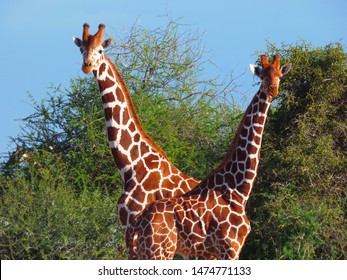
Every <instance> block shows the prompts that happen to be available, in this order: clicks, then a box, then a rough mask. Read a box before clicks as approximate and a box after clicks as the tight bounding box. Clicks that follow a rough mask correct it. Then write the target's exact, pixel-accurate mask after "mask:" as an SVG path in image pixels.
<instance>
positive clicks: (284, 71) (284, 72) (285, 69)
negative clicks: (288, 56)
mask: <svg viewBox="0 0 347 280" xmlns="http://www.w3.org/2000/svg"><path fill="white" fill-rule="evenodd" d="M291 67H292V64H291V63H287V64H284V65H282V66H281V73H282V77H283V76H284V75H287V74H288V72H289V70H290V68H291Z"/></svg>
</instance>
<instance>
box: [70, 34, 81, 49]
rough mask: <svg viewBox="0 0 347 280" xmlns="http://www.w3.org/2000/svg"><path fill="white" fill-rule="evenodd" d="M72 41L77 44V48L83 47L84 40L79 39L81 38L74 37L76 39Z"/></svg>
mask: <svg viewBox="0 0 347 280" xmlns="http://www.w3.org/2000/svg"><path fill="white" fill-rule="evenodd" d="M72 40H73V41H74V42H75V45H76V46H77V47H81V45H82V40H81V39H79V38H77V37H75V36H74V37H72Z"/></svg>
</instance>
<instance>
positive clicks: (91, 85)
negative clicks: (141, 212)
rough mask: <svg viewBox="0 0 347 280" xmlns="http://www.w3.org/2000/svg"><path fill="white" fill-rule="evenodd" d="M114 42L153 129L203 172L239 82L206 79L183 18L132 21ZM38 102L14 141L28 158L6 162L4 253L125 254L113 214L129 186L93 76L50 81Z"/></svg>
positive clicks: (172, 153)
mask: <svg viewBox="0 0 347 280" xmlns="http://www.w3.org/2000/svg"><path fill="white" fill-rule="evenodd" d="M114 41H115V45H114V46H113V48H111V50H110V51H109V53H108V55H109V56H110V57H111V58H113V59H114V61H115V63H116V65H117V67H118V69H120V71H121V73H122V76H123V78H124V79H125V82H126V83H127V85H128V87H129V91H130V93H131V95H132V98H133V101H134V103H135V107H136V109H137V112H138V114H139V117H140V120H141V121H142V124H143V126H144V127H145V129H146V131H147V132H148V134H149V135H151V136H152V137H153V138H154V139H155V141H157V142H158V143H159V145H160V146H161V147H162V148H163V149H164V150H165V151H166V152H167V154H168V156H169V157H170V159H171V160H172V161H173V162H174V163H175V164H176V165H177V166H178V167H179V168H180V169H181V170H183V171H185V172H187V173H188V174H190V175H192V176H194V177H197V178H201V177H203V176H204V175H205V174H207V173H208V171H209V170H210V169H211V168H212V167H213V166H214V165H215V164H216V163H217V162H218V161H219V160H220V159H221V158H222V157H223V156H224V153H225V152H226V150H227V148H226V147H227V146H228V144H229V143H230V138H231V135H232V134H233V132H234V130H235V128H236V126H237V124H238V122H239V117H240V112H239V110H236V109H235V106H234V104H233V102H232V99H230V97H228V98H227V96H226V95H227V94H230V85H231V84H232V83H228V84H225V83H224V82H220V83H217V82H216V81H217V80H220V79H219V78H218V77H213V78H208V79H203V78H201V77H202V71H203V70H204V68H205V67H211V66H213V64H212V63H211V62H210V61H209V60H208V59H207V58H206V54H205V50H204V47H203V46H202V43H201V37H200V35H199V34H196V33H190V32H188V31H187V28H186V27H185V26H183V25H181V24H180V23H179V21H169V22H168V24H167V26H165V27H163V28H158V29H155V30H146V29H144V28H142V27H140V26H134V27H133V28H132V29H131V32H130V35H128V36H126V37H125V38H117V39H115V40H114ZM71 48H73V46H72V47H71ZM72 51H75V49H74V48H73V49H72ZM226 100H229V101H228V102H226ZM32 104H33V109H34V112H33V113H32V114H31V115H30V116H28V117H27V118H25V119H24V120H23V122H22V133H21V134H20V135H18V136H17V137H15V138H13V141H14V143H17V144H18V145H20V146H21V149H22V151H25V152H27V153H28V154H29V153H30V156H29V157H25V158H24V157H22V156H21V155H17V156H16V157H14V158H13V157H12V160H8V161H7V162H4V164H3V165H2V168H1V170H2V171H1V176H0V185H1V200H2V203H1V206H0V209H1V220H0V223H1V231H0V244H1V245H0V246H1V247H0V252H1V259H22V258H24V259H88V258H91V259H98V258H126V254H125V249H124V237H123V232H122V231H121V230H120V226H119V222H118V217H117V211H116V202H117V199H118V197H119V196H120V193H121V191H122V183H121V180H120V176H119V173H118V171H117V170H116V167H115V164H114V163H113V158H112V156H111V153H110V150H109V148H108V144H107V138H106V132H105V124H104V117H103V110H102V102H101V100H100V98H99V91H98V88H97V84H96V82H95V80H94V77H83V78H76V79H73V80H71V83H70V87H69V88H67V89H62V88H61V87H59V86H58V87H56V86H52V87H51V88H50V93H49V94H48V95H47V98H45V99H44V100H41V101H36V100H34V99H33V98H32Z"/></svg>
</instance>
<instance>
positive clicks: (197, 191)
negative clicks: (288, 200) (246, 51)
mask: <svg viewBox="0 0 347 280" xmlns="http://www.w3.org/2000/svg"><path fill="white" fill-rule="evenodd" d="M290 67H291V64H286V65H283V66H282V67H280V57H279V56H278V55H275V56H274V59H273V62H272V63H270V62H269V61H268V59H267V57H266V56H261V67H260V66H255V67H252V68H253V69H254V73H255V74H256V75H257V76H259V77H260V78H261V79H262V84H261V86H260V89H259V90H258V92H257V93H256V94H255V96H254V97H253V99H252V101H251V103H250V105H249V106H248V108H247V109H246V111H245V113H244V116H243V119H242V121H241V123H240V125H239V127H238V130H237V132H236V135H235V137H234V139H233V141H232V143H231V145H230V148H229V151H228V153H227V155H226V157H225V159H224V160H223V161H222V162H221V163H220V164H219V166H218V167H217V168H216V169H214V170H213V171H212V172H211V173H210V174H208V175H207V176H206V177H205V178H204V179H203V180H202V181H201V183H200V184H199V185H197V186H196V187H195V188H194V189H193V190H191V191H190V192H188V193H186V194H183V195H181V196H179V197H174V198H166V199H162V200H158V201H154V202H152V203H151V204H150V205H149V206H148V208H147V209H146V210H145V211H144V212H143V213H142V215H141V216H139V217H138V218H137V219H136V221H135V222H134V224H133V226H132V227H129V229H128V230H127V233H126V243H127V248H128V252H129V258H130V259H172V258H173V256H174V254H176V253H178V254H181V255H184V256H191V257H203V258H206V259H238V258H239V255H240V252H241V249H242V246H243V244H244V242H245V240H246V237H247V236H248V234H249V232H250V229H251V227H250V222H249V220H248V218H247V215H246V203H247V200H248V198H249V195H250V192H251V190H252V187H253V185H254V182H255V179H256V176H257V169H258V163H259V159H260V147H261V142H262V135H263V132H264V126H265V122H266V118H267V114H268V110H269V107H270V103H271V101H272V99H273V98H275V97H276V96H277V95H278V87H279V80H280V78H281V77H283V76H284V75H285V74H287V73H288V72H289V70H290Z"/></svg>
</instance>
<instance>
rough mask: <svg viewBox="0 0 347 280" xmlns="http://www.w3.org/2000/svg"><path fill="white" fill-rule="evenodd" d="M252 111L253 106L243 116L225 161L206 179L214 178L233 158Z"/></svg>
mask: <svg viewBox="0 0 347 280" xmlns="http://www.w3.org/2000/svg"><path fill="white" fill-rule="evenodd" d="M250 110H251V104H250V105H249V106H248V107H247V109H246V111H245V112H244V114H243V117H242V120H241V122H240V124H239V126H238V128H237V130H236V133H235V136H234V138H233V140H232V142H231V144H230V147H229V150H228V152H227V154H226V156H225V157H224V159H222V161H221V162H220V163H219V164H218V165H217V167H215V168H214V169H212V171H211V172H210V173H209V174H208V175H207V176H206V177H205V178H206V179H208V178H209V177H211V176H213V175H214V174H216V173H217V172H219V171H220V170H221V169H223V168H224V166H225V165H226V163H227V162H229V161H230V159H231V157H232V156H233V154H234V152H235V150H236V148H237V147H238V145H239V143H238V142H239V141H238V140H239V138H238V137H237V135H239V134H240V132H241V130H242V128H243V124H244V122H245V119H246V116H247V114H248V113H249V111H250Z"/></svg>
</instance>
